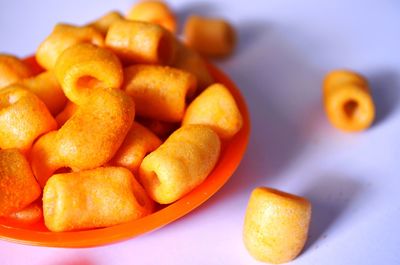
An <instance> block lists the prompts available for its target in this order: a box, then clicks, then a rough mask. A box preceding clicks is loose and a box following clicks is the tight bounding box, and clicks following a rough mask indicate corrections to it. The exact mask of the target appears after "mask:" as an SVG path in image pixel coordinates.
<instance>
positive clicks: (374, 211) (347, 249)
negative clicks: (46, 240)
mask: <svg viewBox="0 0 400 265" xmlns="http://www.w3.org/2000/svg"><path fill="white" fill-rule="evenodd" d="M132 3H133V1H122V0H119V1H117V0H114V1H105V0H104V1H94V0H90V1H81V0H79V1H78V0H68V1H50V0H48V1H43V0H42V1H29V0H24V1H5V0H0V52H8V53H14V54H17V55H19V56H26V55H29V54H31V53H32V52H34V51H35V49H36V48H37V46H38V45H39V43H40V42H41V40H43V39H44V38H45V37H46V35H48V34H49V33H50V31H51V29H52V27H53V25H54V24H55V23H56V22H59V21H63V22H70V23H85V22H87V21H90V20H92V19H94V18H96V17H98V16H100V15H102V14H103V13H105V12H106V11H108V10H111V9H118V10H121V11H126V10H127V9H128V8H129V7H130V6H131V5H132ZM171 5H172V7H173V8H174V9H175V10H176V11H177V13H178V14H179V16H180V18H181V20H182V19H184V18H185V17H186V16H187V15H188V14H192V13H197V14H202V15H212V16H223V17H226V18H227V19H229V20H230V21H231V22H232V23H233V24H234V25H235V27H236V29H237V30H238V34H239V39H240V40H239V45H238V48H237V51H236V53H235V55H234V56H232V57H231V58H229V59H227V60H224V61H219V62H217V64H218V65H219V66H220V67H221V68H222V69H223V70H224V71H225V72H227V73H228V74H229V75H230V76H231V78H232V79H233V80H234V81H235V82H236V84H237V85H238V86H239V87H240V88H241V90H242V91H243V94H244V96H245V98H246V100H247V103H248V106H249V108H250V113H251V119H252V133H251V139H250V143H249V146H248V150H247V153H246V155H245V157H244V159H243V161H242V163H241V165H240V167H239V169H238V170H237V172H236V173H235V174H234V176H233V177H232V179H231V180H230V181H229V182H228V183H227V184H226V185H225V186H224V187H223V188H222V190H220V191H219V192H218V193H217V194H216V195H215V196H213V197H212V198H211V199H210V200H209V201H207V202H206V203H205V204H203V205H202V206H201V207H200V208H198V209H197V210H195V211H194V212H192V213H191V214H189V215H187V216H186V217H184V218H182V219H180V220H178V221H176V222H174V223H172V224H171V225H168V226H167V227H164V228H162V229H160V230H157V231H155V232H152V233H149V234H147V235H144V236H140V237H138V238H134V239H131V240H127V241H124V242H121V243H117V244H113V245H108V246H104V247H97V248H91V249H55V248H42V247H30V246H23V245H18V244H11V243H7V242H3V241H2V242H0V264H2V265H3V264H4V265H9V264H31V265H39V264H40V265H50V264H58V265H78V264H80V265H106V264H107V265H108V264H184V265H187V264H259V263H258V262H256V261H254V260H253V259H252V258H251V257H250V256H249V254H248V253H247V252H246V250H245V248H244V246H243V244H242V237H241V232H242V224H243V216H244V212H245V208H246V204H247V200H248V197H249V194H250V192H251V190H252V189H253V188H255V187H257V186H260V185H265V186H270V187H274V188H278V189H281V190H284V191H287V192H291V193H295V194H298V195H301V196H305V197H307V198H309V199H310V200H311V202H312V204H313V216H312V224H311V230H310V238H309V240H308V243H307V245H306V247H305V250H304V252H303V253H302V254H301V256H299V257H298V258H297V259H296V260H295V261H294V262H292V263H291V264H307V265H311V264H318V265H320V264H334V265H337V264H363V265H367V264H387V265H388V264H400V228H399V224H400V221H399V219H400V191H399V187H400V175H399V172H400V140H399V138H400V108H399V105H400V51H399V49H400V1H396V0H393V1H390V0H376V1H368V0H364V1H347V0H340V1H338V0H335V1H318V0H314V1H311V0H310V1H306V0H296V1H294V0H292V1H291V0H269V1H262V0H259V1H228V0H226V1H183V0H182V1H178V0H176V1H171ZM335 68H350V69H353V70H356V71H359V72H361V73H363V74H364V75H365V76H367V77H368V79H369V80H370V82H371V87H372V91H373V96H374V99H375V102H376V109H377V119H376V122H375V124H374V125H373V127H372V128H371V129H369V130H368V131H366V132H363V133H357V134H345V133H341V132H339V131H337V130H336V129H334V128H332V127H331V126H330V125H329V123H328V122H327V120H326V118H325V115H324V113H323V109H322V104H321V81H322V79H323V77H324V74H325V73H327V72H328V71H330V70H332V69H335Z"/></svg>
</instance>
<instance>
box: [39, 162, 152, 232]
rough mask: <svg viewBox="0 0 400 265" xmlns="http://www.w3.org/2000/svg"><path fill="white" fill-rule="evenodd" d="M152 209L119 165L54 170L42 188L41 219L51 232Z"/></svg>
mask: <svg viewBox="0 0 400 265" xmlns="http://www.w3.org/2000/svg"><path fill="white" fill-rule="evenodd" d="M152 210H153V203H152V201H151V200H150V199H149V198H148V196H147V194H146V193H145V191H144V190H143V188H142V187H141V186H140V184H139V183H138V182H137V181H136V180H135V178H134V177H133V175H132V173H131V172H130V171H129V170H127V169H125V168H121V167H104V168H97V169H92V170H87V171H80V172H74V173H66V174H56V175H53V176H52V177H51V178H50V179H49V181H48V182H47V184H46V186H45V188H44V190H43V213H44V221H45V224H46V227H47V228H48V229H49V230H50V231H54V232H61V231H71V230H77V229H87V228H97V227H106V226H112V225H116V224H120V223H124V222H128V221H132V220H136V219H139V218H142V217H144V216H146V215H148V214H150V213H151V212H152Z"/></svg>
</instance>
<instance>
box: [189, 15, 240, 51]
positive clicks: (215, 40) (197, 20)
mask: <svg viewBox="0 0 400 265" xmlns="http://www.w3.org/2000/svg"><path fill="white" fill-rule="evenodd" d="M184 36H185V40H186V43H187V44H188V45H189V46H190V47H192V48H193V49H195V50H196V51H198V52H200V53H201V54H203V55H207V56H214V57H222V56H227V55H230V54H231V53H232V52H233V50H234V48H235V45H236V33H235V30H234V29H233V27H232V26H231V25H230V24H229V23H228V22H227V21H225V20H223V19H218V18H207V17H201V16H190V17H189V18H188V19H187V21H186V23H185V28H184Z"/></svg>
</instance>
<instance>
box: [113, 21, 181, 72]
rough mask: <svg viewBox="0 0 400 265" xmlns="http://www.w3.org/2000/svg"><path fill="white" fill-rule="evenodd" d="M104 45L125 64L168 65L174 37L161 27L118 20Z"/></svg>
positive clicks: (173, 47) (172, 57)
mask: <svg viewBox="0 0 400 265" xmlns="http://www.w3.org/2000/svg"><path fill="white" fill-rule="evenodd" d="M106 45H107V47H108V48H110V49H111V50H112V51H113V52H114V53H115V54H117V55H118V57H120V58H121V59H122V60H123V61H124V62H126V63H148V64H164V65H165V64H166V65H167V64H170V63H171V62H172V60H173V59H174V56H175V50H176V47H175V41H174V36H173V35H172V34H171V33H170V32H169V31H167V30H166V29H164V28H163V27H161V26H159V25H156V24H151V23H147V22H141V21H129V20H118V21H116V22H114V23H113V24H112V25H111V27H110V28H109V30H108V32H107V36H106Z"/></svg>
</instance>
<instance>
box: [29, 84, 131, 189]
mask: <svg viewBox="0 0 400 265" xmlns="http://www.w3.org/2000/svg"><path fill="white" fill-rule="evenodd" d="M134 116H135V108H134V103H133V100H132V99H131V98H130V97H129V96H128V95H126V94H125V93H124V92H123V91H121V90H117V89H114V90H110V89H95V90H93V93H92V95H91V97H90V100H88V101H87V102H86V104H84V105H82V106H79V108H78V109H77V111H76V113H75V114H74V115H73V116H72V117H71V118H70V119H69V120H67V122H66V123H65V124H64V125H63V126H62V127H61V128H60V129H59V130H58V131H53V132H50V133H48V134H46V135H44V136H42V137H41V138H40V139H39V140H38V141H37V142H36V143H35V144H34V146H33V147H32V151H31V156H30V157H31V166H32V170H33V173H34V175H35V176H36V178H37V180H38V182H39V184H40V185H41V186H42V187H43V186H44V185H45V183H46V181H47V179H48V178H49V177H50V176H51V175H52V174H53V173H54V172H55V171H56V170H58V169H60V168H63V167H68V168H71V169H73V170H75V171H76V170H85V169H92V168H96V167H99V166H102V165H104V164H105V163H107V162H108V161H109V160H110V159H111V158H112V157H113V156H114V155H115V153H116V152H117V150H118V148H119V147H120V145H121V144H122V142H123V140H124V138H125V136H126V134H127V133H128V131H129V129H130V127H131V125H132V122H133V119H134Z"/></svg>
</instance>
